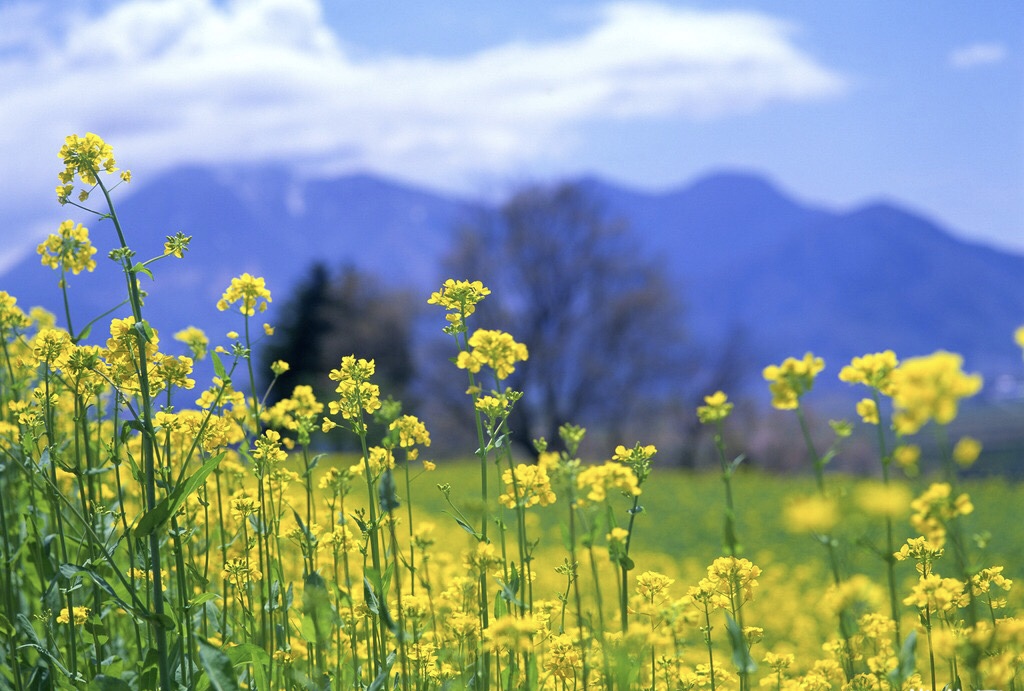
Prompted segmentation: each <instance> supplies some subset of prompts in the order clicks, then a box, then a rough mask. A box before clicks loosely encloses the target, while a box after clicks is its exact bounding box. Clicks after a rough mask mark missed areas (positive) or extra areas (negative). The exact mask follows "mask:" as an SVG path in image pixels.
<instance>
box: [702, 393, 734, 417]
mask: <svg viewBox="0 0 1024 691" xmlns="http://www.w3.org/2000/svg"><path fill="white" fill-rule="evenodd" d="M732 409H733V404H732V403H731V402H729V400H728V398H727V397H726V395H725V393H724V392H722V391H716V392H715V393H713V394H711V395H710V396H705V397H704V405H702V406H698V408H697V419H698V420H700V421H701V422H703V423H704V424H710V423H713V422H721V421H722V420H724V419H725V418H727V417H729V414H730V413H731V412H732Z"/></svg>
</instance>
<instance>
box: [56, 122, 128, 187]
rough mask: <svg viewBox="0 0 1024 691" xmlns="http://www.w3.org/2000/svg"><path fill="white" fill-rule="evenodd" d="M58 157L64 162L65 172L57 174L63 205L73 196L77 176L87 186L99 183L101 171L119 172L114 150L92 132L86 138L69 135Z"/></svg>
mask: <svg viewBox="0 0 1024 691" xmlns="http://www.w3.org/2000/svg"><path fill="white" fill-rule="evenodd" d="M57 155H58V156H59V157H60V159H61V160H62V161H63V162H64V170H63V171H61V172H60V173H58V174H57V177H58V178H59V179H60V182H61V185H60V186H58V187H57V201H59V202H60V203H61V204H66V203H67V201H68V197H69V196H71V192H72V190H74V181H75V176H76V175H77V176H78V177H79V178H80V179H81V180H82V182H84V183H85V184H87V185H95V184H97V183H98V182H99V180H97V179H96V176H97V175H99V173H100V171H106V172H107V173H114V172H116V171H117V167H116V164H115V163H114V152H113V149H112V148H111V147H110V145H109V144H107V143H106V142H104V141H103V139H101V138H100V137H99V135H96V134H93V133H92V132H88V133H86V135H85V137H79V136H78V135H77V134H69V135H68V136H67V137H66V138H65V139H64V146H62V147H61V149H60V152H58V154H57Z"/></svg>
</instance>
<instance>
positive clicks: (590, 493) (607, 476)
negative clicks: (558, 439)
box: [576, 461, 641, 503]
mask: <svg viewBox="0 0 1024 691" xmlns="http://www.w3.org/2000/svg"><path fill="white" fill-rule="evenodd" d="M576 485H577V488H578V489H579V490H580V491H581V492H586V499H587V501H592V502H595V503H596V502H602V501H604V500H605V499H607V498H608V493H609V492H610V491H614V490H618V491H620V492H621V493H622V494H624V495H626V496H630V497H635V496H638V495H639V494H640V492H641V490H640V483H639V482H638V480H637V477H636V473H634V472H633V470H632V469H631V468H630V467H629V466H624V465H622V464H620V463H616V462H614V461H608V462H607V463H604V464H602V465H593V466H589V467H587V468H584V469H583V470H581V471H580V472H579V474H578V475H577V476H576Z"/></svg>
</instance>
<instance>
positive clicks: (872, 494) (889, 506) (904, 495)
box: [856, 482, 913, 518]
mask: <svg viewBox="0 0 1024 691" xmlns="http://www.w3.org/2000/svg"><path fill="white" fill-rule="evenodd" d="M912 498H913V497H912V496H911V494H910V490H909V489H907V488H906V487H905V486H903V485H897V484H883V483H880V482H865V483H861V484H860V485H858V486H857V489H856V500H857V506H859V507H860V508H861V510H862V511H864V513H866V514H868V515H870V516H882V517H885V518H899V517H900V516H905V515H906V514H907V513H908V512H909V510H910V500H911V499H912Z"/></svg>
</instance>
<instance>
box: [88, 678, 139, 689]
mask: <svg viewBox="0 0 1024 691" xmlns="http://www.w3.org/2000/svg"><path fill="white" fill-rule="evenodd" d="M86 688H87V689H88V690H89V691H132V687H131V686H129V685H128V682H126V681H125V680H124V679H118V678H117V677H108V676H107V675H106V674H97V675H96V676H95V677H93V680H92V681H90V682H89V686H87V687H86Z"/></svg>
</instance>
